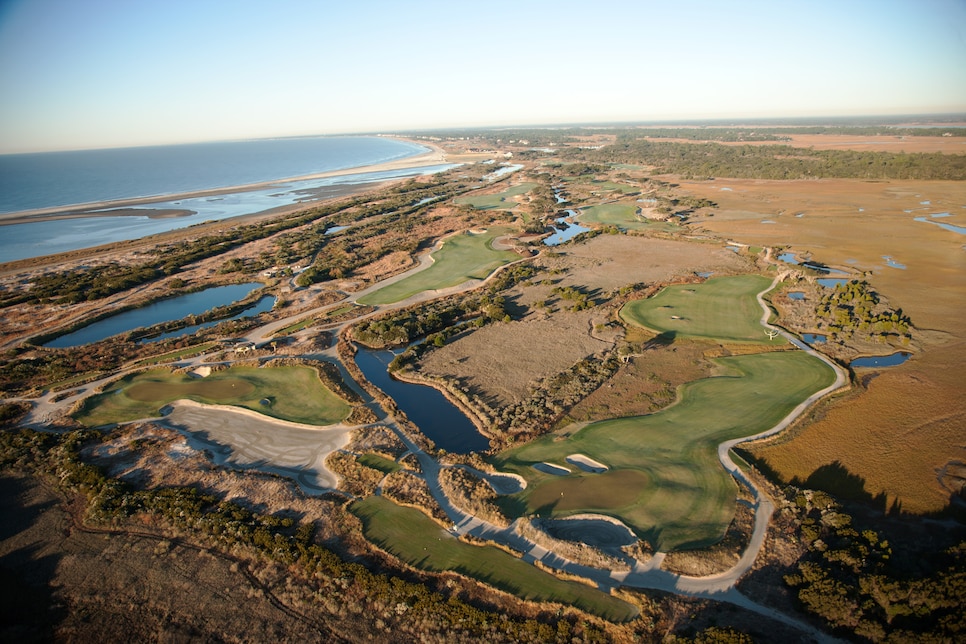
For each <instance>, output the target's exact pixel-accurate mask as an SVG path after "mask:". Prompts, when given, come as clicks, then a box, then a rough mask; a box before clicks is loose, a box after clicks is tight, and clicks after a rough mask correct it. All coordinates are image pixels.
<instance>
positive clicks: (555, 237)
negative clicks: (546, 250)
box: [543, 210, 590, 246]
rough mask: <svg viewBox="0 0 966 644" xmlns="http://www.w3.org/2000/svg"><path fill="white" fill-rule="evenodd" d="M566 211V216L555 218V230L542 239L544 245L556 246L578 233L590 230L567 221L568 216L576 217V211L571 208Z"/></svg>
mask: <svg viewBox="0 0 966 644" xmlns="http://www.w3.org/2000/svg"><path fill="white" fill-rule="evenodd" d="M566 212H567V213H568V215H567V217H560V218H559V219H557V220H556V226H555V228H556V230H557V232H555V233H554V234H552V235H550V236H549V237H547V238H546V239H544V240H543V243H544V245H546V246H557V245H559V244H562V243H564V242H565V241H569V240H571V239H573V238H574V237H576V236H577V235H579V234H580V233H585V232H587V231H588V230H590V228H587V227H585V226H581V225H579V224H575V223H573V222H572V221H567V220H568V219H570V218H573V217H576V216H577V213H576V212H575V211H573V210H567V211H566Z"/></svg>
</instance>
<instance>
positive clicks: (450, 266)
mask: <svg viewBox="0 0 966 644" xmlns="http://www.w3.org/2000/svg"><path fill="white" fill-rule="evenodd" d="M507 231H508V229H507V228H504V227H494V228H490V229H488V230H487V231H486V232H482V233H471V232H467V233H463V234H461V235H455V236H453V237H450V238H448V239H447V240H446V241H445V242H443V247H442V248H440V249H439V250H438V251H436V252H435V253H433V255H432V256H433V265H432V266H430V267H429V268H427V269H425V270H422V271H420V272H418V273H414V274H413V275H410V276H409V277H407V278H405V279H402V280H399V281H398V282H396V283H394V284H390V285H388V286H386V287H385V288H382V289H379V290H378V291H376V292H374V293H370V294H369V295H366V296H363V297H361V298H359V304H364V305H379V304H392V303H393V302H399V301H402V300H405V299H406V298H409V297H412V296H413V295H416V294H418V293H422V292H423V291H432V290H436V289H441V288H448V287H450V286H456V285H457V284H462V283H463V282H465V281H467V280H469V279H485V278H486V277H487V276H488V275H489V274H490V273H492V272H493V271H494V270H496V269H497V268H499V267H500V266H502V265H504V264H508V263H510V262H512V261H514V260H516V259H519V256H518V255H517V254H516V253H514V252H512V251H507V250H496V249H494V248H493V240H494V239H496V238H497V237H499V236H501V235H503V234H505V233H506V232H507Z"/></svg>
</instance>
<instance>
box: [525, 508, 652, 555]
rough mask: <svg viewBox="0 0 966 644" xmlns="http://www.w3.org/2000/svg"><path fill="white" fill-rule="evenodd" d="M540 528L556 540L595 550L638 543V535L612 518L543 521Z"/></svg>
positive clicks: (587, 517) (580, 517)
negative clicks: (573, 542) (582, 544)
mask: <svg viewBox="0 0 966 644" xmlns="http://www.w3.org/2000/svg"><path fill="white" fill-rule="evenodd" d="M539 526H540V527H541V528H542V529H543V530H544V531H546V532H547V534H549V535H550V536H552V537H554V538H555V539H563V540H565V541H577V542H580V543H586V544H587V545H589V546H594V547H595V548H619V547H621V546H626V545H630V544H633V543H636V542H637V535H635V534H634V532H633V531H631V529H630V528H628V527H627V526H626V525H624V524H623V523H621V522H620V521H618V520H616V519H613V518H611V517H604V516H597V515H580V516H576V517H571V518H567V519H543V520H541V521H540V524H539Z"/></svg>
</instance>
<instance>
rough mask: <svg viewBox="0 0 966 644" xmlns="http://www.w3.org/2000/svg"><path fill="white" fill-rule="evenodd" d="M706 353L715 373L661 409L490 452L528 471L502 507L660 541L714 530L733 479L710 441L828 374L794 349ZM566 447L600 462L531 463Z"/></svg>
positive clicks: (740, 432)
mask: <svg viewBox="0 0 966 644" xmlns="http://www.w3.org/2000/svg"><path fill="white" fill-rule="evenodd" d="M715 362H716V363H717V364H718V365H719V366H720V368H721V370H722V373H721V375H718V376H715V377H711V378H704V379H702V380H698V381H695V382H692V383H688V384H687V385H684V386H683V387H682V388H681V390H680V393H679V401H678V403H677V404H675V405H672V406H671V407H669V408H667V409H665V410H663V411H660V412H657V413H654V414H649V415H646V416H634V417H629V418H616V419H612V420H606V421H601V422H598V423H594V424H592V425H589V426H587V427H585V428H583V429H582V430H580V431H579V432H577V433H576V434H574V435H573V436H571V437H569V438H567V439H566V440H559V439H558V437H556V436H546V437H544V438H541V439H539V440H537V441H535V442H533V443H531V444H528V445H525V446H523V447H520V448H517V449H514V450H510V451H508V452H504V453H503V454H500V455H499V456H498V457H496V458H495V459H494V464H495V465H496V466H497V468H498V469H500V470H504V471H509V472H514V473H517V474H520V475H521V476H523V477H524V478H526V479H527V481H528V485H527V488H526V490H525V491H524V492H522V493H520V494H518V495H516V496H515V497H511V498H509V499H507V502H506V504H505V507H506V508H507V509H508V510H510V511H512V512H514V514H529V513H538V514H541V515H545V516H566V515H570V514H577V513H581V512H597V513H600V514H605V515H609V516H614V517H617V518H619V519H621V520H622V521H623V522H624V523H626V524H627V525H628V526H629V527H631V529H633V530H634V531H635V532H636V533H637V534H638V535H639V536H641V537H642V538H644V539H647V540H648V541H650V542H651V543H652V544H653V545H654V546H655V547H657V548H659V549H661V550H672V549H685V548H695V547H701V546H704V545H708V544H711V543H714V542H715V541H717V540H718V539H720V538H721V537H722V536H723V535H724V532H725V530H726V529H727V527H728V523H729V522H730V521H731V518H732V516H733V513H734V504H735V493H736V485H735V483H734V481H733V480H732V478H731V477H730V475H728V474H727V473H726V472H725V470H724V469H723V468H722V467H721V464H720V463H719V462H718V458H717V446H718V444H719V443H721V442H722V441H725V440H729V439H732V438H739V437H742V436H751V435H753V434H756V433H759V432H762V431H765V430H766V429H769V428H771V427H773V426H774V425H775V424H777V423H778V422H779V421H780V420H781V419H782V418H784V417H785V416H786V415H787V414H788V413H789V412H790V411H791V410H792V409H794V408H795V406H797V405H798V404H799V403H800V402H802V401H803V400H805V399H806V398H807V397H808V396H809V395H811V394H812V393H814V392H816V391H818V390H820V389H822V388H824V387H826V386H827V385H829V384H831V383H832V382H833V381H834V379H835V374H834V372H833V371H832V370H831V369H830V368H829V367H828V366H827V365H825V364H824V363H823V362H822V361H820V360H818V359H817V358H814V357H812V356H810V355H808V354H806V353H804V352H800V351H794V352H791V351H790V352H769V353H760V354H752V355H744V356H730V357H727V358H720V359H718V360H716V361H715ZM574 453H580V454H585V455H587V456H589V457H590V458H592V459H594V460H596V461H599V462H600V463H603V464H604V465H606V466H608V467H609V468H610V469H609V470H608V471H607V472H605V473H602V474H591V473H587V472H584V471H582V470H580V469H579V468H574V467H572V466H571V467H569V469H570V470H571V473H570V474H569V475H566V476H555V475H552V474H546V473H543V472H541V471H538V470H536V469H534V467H533V465H534V464H538V463H543V462H546V463H551V464H554V465H560V466H567V460H566V459H567V457H568V456H569V455H571V454H574Z"/></svg>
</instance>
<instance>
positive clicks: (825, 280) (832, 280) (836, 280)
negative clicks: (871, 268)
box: [815, 277, 849, 288]
mask: <svg viewBox="0 0 966 644" xmlns="http://www.w3.org/2000/svg"><path fill="white" fill-rule="evenodd" d="M815 281H816V282H818V283H819V284H821V285H822V286H824V287H826V288H835V287H836V286H838V285H839V284H845V283H847V282H848V281H849V280H847V279H845V278H844V277H822V278H819V279H817V280H815Z"/></svg>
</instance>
